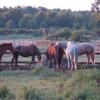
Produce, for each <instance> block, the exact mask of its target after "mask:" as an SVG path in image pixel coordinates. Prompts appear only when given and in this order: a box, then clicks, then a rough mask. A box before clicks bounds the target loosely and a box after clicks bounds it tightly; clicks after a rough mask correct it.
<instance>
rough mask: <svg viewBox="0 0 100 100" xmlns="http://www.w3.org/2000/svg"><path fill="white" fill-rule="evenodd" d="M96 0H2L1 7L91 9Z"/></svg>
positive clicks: (0, 1) (0, 0)
mask: <svg viewBox="0 0 100 100" xmlns="http://www.w3.org/2000/svg"><path fill="white" fill-rule="evenodd" d="M94 1H95V0H0V8H2V7H4V6H6V7H16V6H32V7H39V6H42V7H46V8H48V9H53V8H60V9H71V10H72V11H78V10H81V11H83V10H91V3H93V2H94Z"/></svg>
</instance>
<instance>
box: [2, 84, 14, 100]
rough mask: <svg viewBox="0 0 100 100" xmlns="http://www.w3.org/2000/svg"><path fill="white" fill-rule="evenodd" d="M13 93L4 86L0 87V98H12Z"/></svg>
mask: <svg viewBox="0 0 100 100" xmlns="http://www.w3.org/2000/svg"><path fill="white" fill-rule="evenodd" d="M13 99H14V95H12V94H11V93H10V91H9V89H8V88H7V87H6V86H1V87H0V100H13Z"/></svg>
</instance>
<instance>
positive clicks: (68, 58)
mask: <svg viewBox="0 0 100 100" xmlns="http://www.w3.org/2000/svg"><path fill="white" fill-rule="evenodd" d="M67 60H68V70H70V63H71V62H70V57H69V56H68V54H67Z"/></svg>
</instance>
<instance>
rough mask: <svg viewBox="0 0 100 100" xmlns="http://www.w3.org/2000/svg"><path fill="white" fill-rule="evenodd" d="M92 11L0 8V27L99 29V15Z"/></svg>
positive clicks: (29, 7) (28, 7)
mask: <svg viewBox="0 0 100 100" xmlns="http://www.w3.org/2000/svg"><path fill="white" fill-rule="evenodd" d="M96 13H97V12H92V11H71V10H70V9H67V10H66V9H63V10H61V9H47V8H45V7H38V8H35V7H31V6H27V7H20V6H18V7H15V8H11V7H9V8H6V7H4V8H0V28H4V29H16V28H17V29H39V28H41V27H69V28H73V29H83V28H85V29H87V30H93V29H99V28H100V16H99V17H97V14H96Z"/></svg>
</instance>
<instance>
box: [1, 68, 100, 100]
mask: <svg viewBox="0 0 100 100" xmlns="http://www.w3.org/2000/svg"><path fill="white" fill-rule="evenodd" d="M5 88H7V89H8V90H9V92H10V93H8V92H7V89H5ZM2 91H5V92H3V93H2ZM2 95H5V97H4V99H2ZM0 98H1V100H100V71H99V70H98V69H95V68H94V69H87V70H79V71H75V72H66V73H59V72H56V71H54V70H51V69H47V68H43V67H40V68H35V69H33V70H31V71H25V70H23V71H19V70H17V71H3V72H0Z"/></svg>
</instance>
